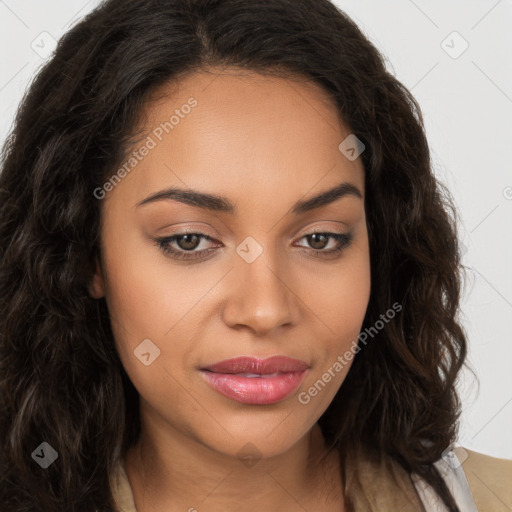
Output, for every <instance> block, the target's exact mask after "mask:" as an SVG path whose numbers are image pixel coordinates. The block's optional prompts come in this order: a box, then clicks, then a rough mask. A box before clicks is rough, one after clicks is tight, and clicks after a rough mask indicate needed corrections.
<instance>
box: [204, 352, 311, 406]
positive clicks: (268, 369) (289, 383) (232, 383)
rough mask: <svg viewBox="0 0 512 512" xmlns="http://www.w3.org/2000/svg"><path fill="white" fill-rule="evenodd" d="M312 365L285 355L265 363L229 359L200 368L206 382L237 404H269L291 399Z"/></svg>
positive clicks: (271, 358) (262, 361) (252, 360)
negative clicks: (290, 396)
mask: <svg viewBox="0 0 512 512" xmlns="http://www.w3.org/2000/svg"><path fill="white" fill-rule="evenodd" d="M308 368H309V366H308V364H307V363H305V362H304V361H299V360H298V359H291V358H289V357H285V356H274V357H270V358H268V359H265V360H260V359H256V358H254V357H237V358H234V359H227V360H224V361H220V362H219V363H215V364H213V365H210V366H207V367H205V368H202V369H201V374H202V375H203V377H204V379H205V380H206V382H207V383H208V384H209V385H210V386H211V387H212V388H213V389H214V390H215V391H217V392H219V393H220V394H222V395H224V396H226V397H228V398H230V399H232V400H235V401H237V402H241V403H245V404H252V405H266V404H272V403H276V402H280V401H281V400H283V399H285V398H286V397H288V396H289V395H290V394H291V393H292V392H293V391H295V390H296V389H297V388H298V387H299V386H300V384H301V383H302V381H303V380H304V378H305V376H306V373H307V370H308Z"/></svg>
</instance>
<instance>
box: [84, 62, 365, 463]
mask: <svg viewBox="0 0 512 512" xmlns="http://www.w3.org/2000/svg"><path fill="white" fill-rule="evenodd" d="M156 92H157V93H158V94H155V95H154V96H153V98H154V101H152V102H151V103H148V106H147V108H146V110H145V118H144V120H143V121H142V127H143V129H144V135H143V137H141V139H140V142H139V143H138V144H136V146H135V151H137V153H136V155H132V159H131V160H130V159H129V158H130V157H129V156H128V157H127V159H126V162H127V165H126V166H125V167H124V172H123V171H120V172H118V173H117V177H116V178H117V179H116V178H113V179H112V180H111V182H110V184H108V183H107V184H106V185H105V187H104V189H103V190H107V193H106V195H105V198H104V199H102V200H101V208H102V222H103V225H102V233H101V241H102V258H101V268H100V267H99V266H98V267H97V274H96V275H95V277H94V280H93V283H92V287H91V294H92V295H93V296H94V297H96V298H99V297H101V296H103V295H104V296H105V298H106V301H107V304H108V309H109V312H110V315H111V322H112V329H113V333H114V337H115V342H116V346H117V350H118V352H119V355H120V358H121V360H122V363H123V365H124V367H125V369H126V371H127V373H128V375H129V377H130V379H131V380H132V382H133V384H134V386H135V387H136V389H137V390H138V392H139V394H140V396H141V416H142V420H143V425H144V428H146V429H147V431H151V432H152V433H153V434H154V435H155V436H156V435H159V436H160V438H161V439H165V438H166V437H168V436H172V437H173V438H182V439H184V438H186V439H188V440H189V441H190V440H193V441H196V442H199V443H200V444H202V445H203V446H206V447H209V448H211V449H213V450H215V451H217V452H221V453H224V454H227V455H232V456H236V455H237V454H238V453H239V452H240V450H242V449H243V448H244V446H245V445H246V444H247V443H252V445H251V446H253V447H255V450H257V451H258V452H259V453H260V454H261V455H262V456H264V457H269V456H272V455H276V454H279V453H282V452H284V451H285V450H287V449H288V448H290V447H291V446H292V445H293V444H294V443H296V442H297V441H298V440H299V439H300V438H301V437H302V436H303V435H304V434H306V433H307V432H308V431H309V430H310V429H311V428H312V426H313V425H314V424H315V423H316V421H317V420H318V418H319V417H320V416H321V415H322V413H323V412H324V411H325V409H326V408H327V406H328V405H329V403H330V402H331V400H332V399H333V397H334V395H335V394H336V392H337V390H338V389H339V387H340V385H341V384H342V382H343V380H344V379H345V377H346V375H347V371H348V369H349V367H350V364H351V359H349V358H347V357H345V356H344V355H345V354H346V352H347V351H350V350H352V351H353V349H354V346H355V344H354V340H356V339H357V335H358V333H359V331H360V329H361V325H362V322H363V318H364V315H365V311H366V308H367V304H368V300H369V295H370V261H369V249H368V234H367V228H366V218H365V210H364V193H365V191H364V170H363V166H362V163H361V160H360V158H357V159H355V156H357V153H356V154H354V152H353V151H350V148H348V149H349V151H348V152H347V144H349V145H350V139H349V140H348V141H347V142H345V144H344V145H343V146H342V148H341V149H340V148H339V146H340V144H341V143H342V142H343V141H344V140H345V139H346V138H347V136H349V135H350V131H349V130H348V129H347V128H346V127H344V126H343V125H341V124H340V121H339V118H338V116H337V113H336V109H335V107H334V104H333V103H332V102H331V101H330V100H329V98H328V97H327V96H326V94H325V93H324V92H323V90H322V89H321V88H320V87H319V86H317V85H314V84H312V83H305V82H302V83H301V82H298V81H289V80H285V79H281V78H264V77H262V76H261V75H257V74H254V73H250V74H249V73H247V72H245V73H244V74H242V72H239V71H238V72H234V71H230V72H229V73H224V74H221V73H219V74H216V75H215V74H212V73H206V72H201V73H196V74H193V75H188V77H186V78H185V79H184V80H182V81H181V82H180V83H179V87H174V88H170V87H169V86H166V87H161V88H160V89H159V90H158V91H156ZM144 147H145V149H143V148H144ZM355 149H356V150H357V149H358V148H355ZM349 157H350V158H349ZM116 172H117V170H114V172H113V175H114V174H115V173H116ZM112 184H114V185H112ZM342 184H345V186H344V187H342V188H341V189H340V188H338V192H339V193H338V194H331V195H327V196H325V197H323V199H318V200H315V201H311V198H313V197H317V196H319V195H320V194H322V193H323V192H326V191H330V190H332V189H336V188H337V187H340V185H342ZM171 188H172V189H175V190H176V191H187V192H189V193H192V192H194V193H196V194H208V195H211V196H216V197H218V198H219V199H212V198H202V199H201V200H199V199H197V198H196V199H193V198H191V197H190V198H189V199H188V200H185V199H183V198H182V199H183V200H182V201H180V198H179V197H178V196H177V195H176V194H174V196H173V195H172V194H171V193H170V192H169V193H168V194H167V196H166V195H165V191H168V190H169V189H171ZM340 191H341V192H340ZM156 194H160V195H158V196H156ZM98 195H100V194H99V193H98ZM173 197H174V198H173ZM151 198H152V199H151ZM220 198H222V199H220ZM193 203H195V204H193ZM297 205H299V206H297ZM313 233H320V234H319V235H316V236H311V235H312V234H313ZM322 233H333V234H335V235H346V236H348V237H349V239H347V238H346V236H342V237H341V238H340V241H338V240H337V239H336V238H335V237H334V236H333V235H331V236H325V235H321V234H322ZM178 234H180V235H183V236H181V238H179V237H178V238H177V239H174V240H173V241H168V242H167V248H168V249H169V250H170V251H172V252H166V250H165V248H166V246H165V245H159V244H158V243H157V242H155V239H164V238H166V237H171V236H175V235H178ZM187 234H188V236H185V235H187ZM207 237H208V238H207ZM164 242H165V241H164ZM164 242H162V244H164ZM337 248H341V250H340V251H338V252H333V251H335V250H336V249H337ZM203 251H204V252H203ZM183 258H187V259H183ZM240 356H248V357H253V358H257V359H266V358H269V357H271V356H285V357H288V358H292V359H294V360H299V361H302V362H303V363H305V366H306V370H304V371H300V369H299V368H298V367H297V368H295V367H293V366H290V367H284V366H282V365H280V364H279V361H277V367H268V368H266V369H265V368H263V369H262V368H259V369H258V368H256V367H252V370H253V371H248V367H241V366H238V367H237V366H235V367H232V368H231V369H229V368H228V369H227V370H226V368H223V369H222V371H218V372H211V371H210V372H208V371H207V370H205V367H208V366H211V365H213V364H214V363H217V362H220V361H222V360H226V359H231V358H237V357H240ZM341 358H343V361H344V363H340V360H341ZM271 370H272V371H271ZM292 370H293V371H292ZM225 371H228V372H229V371H231V376H230V375H226V374H223V372H225ZM233 373H243V374H245V375H239V376H238V377H236V376H234V375H233ZM247 373H252V374H254V375H255V374H258V375H260V374H265V373H267V374H268V373H273V374H274V373H277V374H278V375H276V376H274V377H255V376H254V375H253V376H252V377H251V376H247ZM258 381H259V382H258ZM215 383H217V384H215ZM216 385H217V386H218V387H215V386H216Z"/></svg>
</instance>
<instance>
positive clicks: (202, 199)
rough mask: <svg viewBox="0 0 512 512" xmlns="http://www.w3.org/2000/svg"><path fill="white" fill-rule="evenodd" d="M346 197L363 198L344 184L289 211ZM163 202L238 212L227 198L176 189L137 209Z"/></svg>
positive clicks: (298, 211)
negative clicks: (175, 202) (169, 201)
mask: <svg viewBox="0 0 512 512" xmlns="http://www.w3.org/2000/svg"><path fill="white" fill-rule="evenodd" d="M346 196H353V197H358V198H359V199H362V198H363V196H362V194H361V192H360V190H359V189H358V188H357V187H356V186H355V185H353V184H352V183H348V182H343V183H340V184H339V185H337V186H336V187H334V188H331V189H329V190H325V191H324V192H320V193H319V194H317V195H315V196H313V197H310V198H308V199H303V200H299V201H297V202H296V203H295V204H294V205H293V206H292V208H291V209H290V210H289V213H293V214H294V215H299V214H301V213H305V212H309V211H312V210H316V209H318V208H321V207H323V206H327V205H329V204H331V203H333V202H334V201H337V200H338V199H341V198H343V197H346ZM163 200H174V201H179V202H180V203H184V204H187V205H190V206H195V207H197V208H202V209H204V210H209V211H212V212H221V213H228V214H231V215H234V214H235V213H236V212H237V209H236V206H235V205H234V204H233V203H232V202H231V201H229V199H227V198H226V197H223V196H217V195H213V194H207V193H205V192H198V191H196V190H185V189H180V188H175V187H171V188H168V189H165V190H161V191H159V192H156V193H154V194H151V195H150V196H149V197H146V199H143V200H142V201H141V202H139V203H137V205H136V207H137V208H138V207H139V206H142V205H145V204H149V203H153V202H156V201H163Z"/></svg>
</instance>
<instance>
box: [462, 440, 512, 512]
mask: <svg viewBox="0 0 512 512" xmlns="http://www.w3.org/2000/svg"><path fill="white" fill-rule="evenodd" d="M454 452H455V454H456V455H457V458H458V459H459V461H460V463H461V466H462V469H463V470H464V474H465V475H466V478H467V480H468V483H469V487H470V488H471V492H472V493H473V497H474V499H475V502H476V505H477V507H478V510H479V511H482V512H486V511H489V512H491V511H492V512H501V511H503V512H505V511H510V510H512V460H508V459H501V458H497V457H491V456H490V455H485V454H483V453H479V452H474V451H473V450H469V449H467V448H463V447H460V446H459V447H457V448H455V449H454Z"/></svg>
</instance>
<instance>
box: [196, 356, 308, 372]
mask: <svg viewBox="0 0 512 512" xmlns="http://www.w3.org/2000/svg"><path fill="white" fill-rule="evenodd" d="M307 368H308V365H307V363H305V362H304V361H300V360H298V359H291V358H290V357H285V356H274V357H269V358H268V359H263V360H262V359H256V358H255V357H235V358H234V359H225V360H224V361H220V362H219V363H215V364H212V365H210V366H206V367H205V368H203V370H208V371H211V372H215V373H229V374H244V373H247V374H254V375H271V374H274V373H290V372H302V371H304V370H306V369H307Z"/></svg>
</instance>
